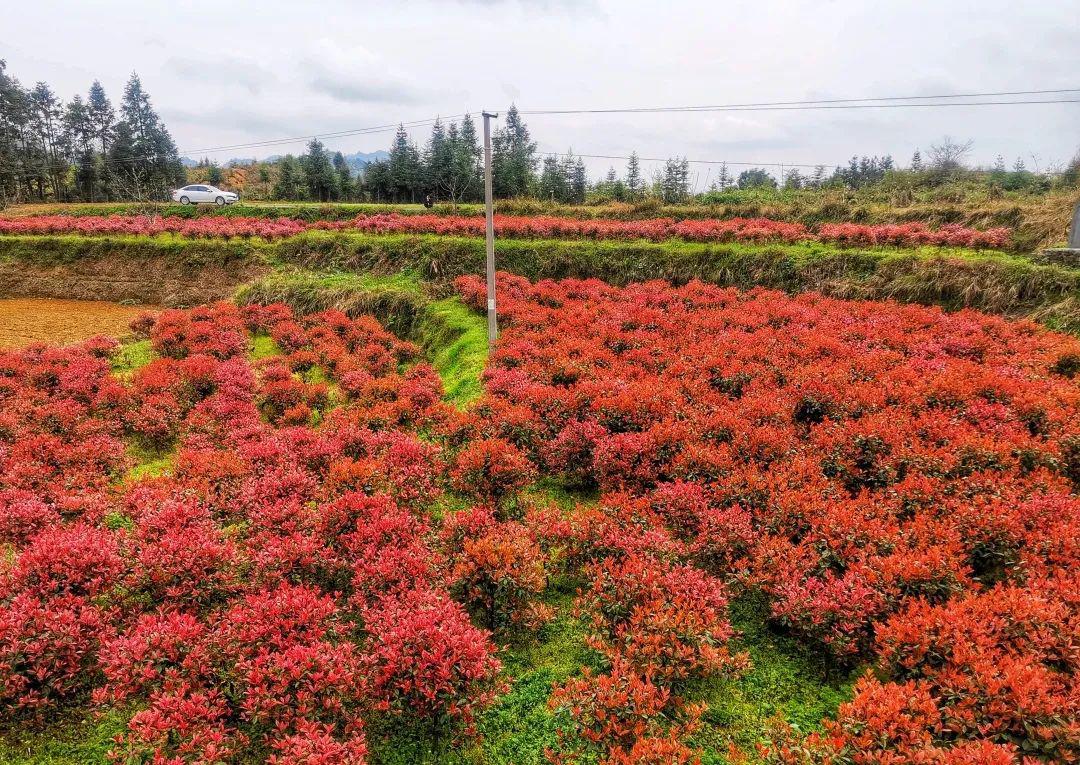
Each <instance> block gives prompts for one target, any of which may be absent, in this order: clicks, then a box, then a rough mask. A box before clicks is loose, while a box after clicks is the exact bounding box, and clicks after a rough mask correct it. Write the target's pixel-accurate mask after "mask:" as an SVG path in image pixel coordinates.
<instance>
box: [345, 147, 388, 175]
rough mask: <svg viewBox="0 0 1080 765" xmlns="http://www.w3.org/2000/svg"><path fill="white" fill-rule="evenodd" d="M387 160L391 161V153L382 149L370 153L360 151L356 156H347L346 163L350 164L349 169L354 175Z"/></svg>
mask: <svg viewBox="0 0 1080 765" xmlns="http://www.w3.org/2000/svg"><path fill="white" fill-rule="evenodd" d="M387 159H390V152H387V151H383V150H381V149H380V150H379V151H373V152H370V153H366V152H362V151H358V152H356V153H355V154H345V161H346V162H348V163H349V168H350V169H351V170H352V171H353V172H354V173H358V172H360V171H361V170H363V169H364V168H365V167H366V166H367V165H370V164H371V163H372V162H380V161H383V160H387Z"/></svg>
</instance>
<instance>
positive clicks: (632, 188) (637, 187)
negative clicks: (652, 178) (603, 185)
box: [626, 151, 645, 199]
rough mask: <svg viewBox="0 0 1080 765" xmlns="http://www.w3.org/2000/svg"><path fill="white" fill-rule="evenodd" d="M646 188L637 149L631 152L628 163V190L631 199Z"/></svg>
mask: <svg viewBox="0 0 1080 765" xmlns="http://www.w3.org/2000/svg"><path fill="white" fill-rule="evenodd" d="M644 188H645V182H644V181H643V180H642V178H641V166H640V164H639V162H638V155H637V152H636V151H632V152H630V159H629V160H628V161H627V163H626V191H627V193H629V195H630V198H631V199H635V198H637V197H639V196H640V195H641V192H642V191H643V190H644Z"/></svg>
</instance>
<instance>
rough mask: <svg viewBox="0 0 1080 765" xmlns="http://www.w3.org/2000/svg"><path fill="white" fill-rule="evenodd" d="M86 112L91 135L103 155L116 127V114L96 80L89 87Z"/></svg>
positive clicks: (103, 89)
mask: <svg viewBox="0 0 1080 765" xmlns="http://www.w3.org/2000/svg"><path fill="white" fill-rule="evenodd" d="M86 111H87V118H88V119H89V121H90V127H91V130H92V131H93V135H94V137H95V138H96V139H97V141H98V145H99V146H101V153H102V154H104V153H105V152H107V151H108V150H109V141H110V139H111V138H112V132H113V129H114V128H115V125H116V113H115V112H114V111H113V108H112V104H111V103H109V98H108V96H106V95H105V88H103V87H101V83H100V82H98V81H97V80H94V84H93V85H91V86H90V94H89V96H88V97H87V100H86Z"/></svg>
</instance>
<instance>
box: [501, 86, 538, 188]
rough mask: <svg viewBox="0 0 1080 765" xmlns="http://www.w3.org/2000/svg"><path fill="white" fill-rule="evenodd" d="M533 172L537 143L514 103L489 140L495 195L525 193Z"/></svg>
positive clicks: (534, 170)
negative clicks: (500, 125) (498, 128)
mask: <svg viewBox="0 0 1080 765" xmlns="http://www.w3.org/2000/svg"><path fill="white" fill-rule="evenodd" d="M535 173H536V143H535V142H533V140H532V138H531V137H530V135H529V128H528V127H527V126H526V125H525V122H524V120H522V119H521V115H520V114H519V113H518V110H517V107H516V106H514V105H513V104H511V105H510V108H509V109H507V111H506V119H505V120H504V122H503V127H502V129H500V130H497V131H496V132H495V136H494V138H493V139H492V157H491V175H492V187H493V193H494V195H495V196H497V197H499V198H502V199H506V198H510V197H518V196H522V195H524V194H527V193H528V191H529V187H530V186H531V185H532V183H533V176H534V174H535Z"/></svg>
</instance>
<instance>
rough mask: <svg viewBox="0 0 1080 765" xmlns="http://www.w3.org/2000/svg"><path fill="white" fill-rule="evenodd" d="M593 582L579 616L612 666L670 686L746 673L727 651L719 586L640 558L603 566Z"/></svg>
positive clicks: (699, 574) (686, 569) (595, 569)
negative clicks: (622, 665)
mask: <svg viewBox="0 0 1080 765" xmlns="http://www.w3.org/2000/svg"><path fill="white" fill-rule="evenodd" d="M590 574H591V580H592V581H591V583H590V586H589V588H588V589H587V590H585V591H584V592H583V593H582V594H581V596H580V597H579V599H578V608H579V609H580V610H581V611H582V612H584V614H585V615H586V619H587V621H588V623H589V624H590V626H591V627H592V628H593V630H594V634H593V636H592V645H593V646H594V647H596V648H597V649H598V650H601V651H603V652H604V653H605V654H607V655H608V656H609V657H610V658H612V659H614V658H616V657H618V658H619V659H623V660H625V661H626V662H627V664H628V666H630V667H633V668H634V669H635V670H636V671H638V672H642V673H647V674H649V675H650V676H653V677H659V678H662V679H665V680H668V681H671V680H681V679H685V678H688V677H694V676H708V675H713V674H717V673H721V672H734V671H737V670H738V669H740V668H741V667H742V666H744V665H745V663H746V659H745V657H743V656H733V655H732V654H731V653H730V652H729V651H728V649H727V647H726V643H727V641H728V639H729V638H730V637H731V636H732V630H731V625H730V623H729V622H728V618H727V605H728V601H727V596H726V594H725V592H724V586H723V583H722V582H721V581H720V580H717V579H715V578H713V577H710V576H709V575H708V574H706V573H704V572H703V571H700V570H699V569H696V568H693V567H690V566H673V565H670V564H665V563H663V562H662V561H660V560H656V559H650V558H646V557H642V556H636V555H632V556H626V557H624V558H622V559H621V560H614V559H611V558H608V559H606V560H603V561H601V562H599V563H596V564H594V565H593V566H592V567H591V568H590Z"/></svg>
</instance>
